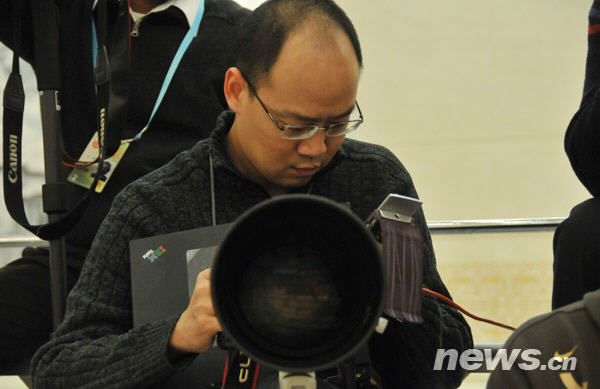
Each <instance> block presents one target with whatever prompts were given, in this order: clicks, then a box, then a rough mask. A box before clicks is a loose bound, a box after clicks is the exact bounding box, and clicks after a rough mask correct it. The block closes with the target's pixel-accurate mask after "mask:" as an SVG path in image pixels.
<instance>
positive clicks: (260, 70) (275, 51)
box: [236, 0, 362, 87]
mask: <svg viewBox="0 0 600 389" xmlns="http://www.w3.org/2000/svg"><path fill="white" fill-rule="evenodd" d="M335 31H337V33H336V32H335ZM308 32H312V34H310V33H308ZM340 32H341V33H342V34H341V35H343V36H344V37H345V38H344V39H346V42H350V47H351V49H352V51H353V55H354V56H355V58H356V61H357V63H358V66H359V67H362V53H361V49H360V43H359V41H358V36H357V34H356V30H355V29H354V26H353V25H352V22H351V21H350V19H348V16H347V15H346V14H345V13H344V11H343V10H342V9H341V8H339V7H338V6H337V5H336V4H335V3H334V2H333V1H332V0H268V1H266V2H265V3H263V4H262V5H261V6H260V7H258V8H257V9H256V10H254V12H253V13H252V14H250V15H249V16H248V18H247V19H246V21H245V22H244V25H243V26H242V28H241V30H240V32H239V35H238V42H237V48H236V54H237V58H236V67H237V68H239V69H241V70H242V71H243V72H244V75H245V76H246V77H247V79H248V80H249V81H250V82H252V83H253V84H254V85H255V86H257V87H258V84H260V83H261V82H263V81H264V80H265V78H266V76H267V75H268V74H269V72H270V71H271V68H272V67H273V65H274V64H275V62H276V61H277V59H278V58H279V56H280V54H281V50H282V48H283V47H284V44H285V43H286V42H287V40H288V39H291V38H292V37H293V36H295V35H296V36H297V34H301V35H303V39H306V38H308V39H311V42H310V44H311V45H313V46H314V48H315V49H316V50H321V51H323V52H324V51H325V50H327V49H328V48H331V47H334V46H336V45H337V46H339V39H340V34H339V33H340Z"/></svg>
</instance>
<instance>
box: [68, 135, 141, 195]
mask: <svg viewBox="0 0 600 389" xmlns="http://www.w3.org/2000/svg"><path fill="white" fill-rule="evenodd" d="M128 147H129V143H121V145H120V146H119V148H118V149H117V151H116V152H115V153H114V154H113V155H112V156H111V157H110V158H106V159H104V162H103V164H102V169H100V176H99V177H98V182H97V184H96V189H95V190H96V192H97V193H100V192H102V190H103V189H104V187H105V186H106V183H107V182H108V180H109V179H110V177H111V176H112V174H113V172H114V171H115V169H116V168H117V165H118V164H119V162H120V161H121V158H123V155H124V154H125V151H127V148H128ZM96 158H98V133H97V132H96V133H94V136H93V137H92V139H91V140H90V143H88V145H87V147H86V148H85V150H83V153H82V154H81V157H80V158H79V160H80V161H93V160H95V159H96ZM97 172H98V163H97V162H96V163H93V164H91V165H90V166H87V167H84V168H74V169H73V171H71V173H70V174H69V177H68V178H67V180H68V181H69V182H71V183H73V184H77V185H79V186H83V187H84V188H89V187H90V186H91V185H92V183H93V182H94V178H95V177H96V174H97Z"/></svg>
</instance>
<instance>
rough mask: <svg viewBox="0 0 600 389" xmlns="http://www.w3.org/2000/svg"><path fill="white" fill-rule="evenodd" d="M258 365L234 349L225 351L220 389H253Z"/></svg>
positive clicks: (256, 380) (258, 370) (258, 369)
mask: <svg viewBox="0 0 600 389" xmlns="http://www.w3.org/2000/svg"><path fill="white" fill-rule="evenodd" d="M259 372H260V364H259V363H256V361H254V360H252V359H251V358H250V356H248V355H246V354H243V353H241V352H240V351H238V350H236V349H229V350H228V351H227V361H226V362H225V372H224V373H223V387H222V389H254V388H256V383H257V382H258V375H259Z"/></svg>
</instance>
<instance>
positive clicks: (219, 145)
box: [209, 110, 346, 185]
mask: <svg viewBox="0 0 600 389" xmlns="http://www.w3.org/2000/svg"><path fill="white" fill-rule="evenodd" d="M234 119H235V112H233V111H231V110H226V111H223V112H222V113H221V114H220V115H219V117H218V118H217V124H216V126H215V129H214V130H213V132H212V133H211V135H210V137H209V143H210V153H211V155H212V158H213V165H214V168H215V170H217V169H220V168H224V169H226V170H229V171H231V172H233V173H235V174H236V175H238V176H240V177H241V176H242V175H241V173H240V172H239V170H238V169H237V168H236V167H235V165H234V164H233V162H232V161H231V158H229V155H228V154H227V148H226V146H225V140H226V138H227V134H228V133H229V130H231V126H232V125H233V121H234ZM344 144H345V142H344ZM344 144H342V146H341V147H340V148H339V150H338V152H337V153H335V155H334V157H333V158H332V160H331V161H330V162H329V163H328V164H327V166H325V167H324V168H323V169H322V170H321V171H319V172H318V173H317V174H315V176H314V177H313V179H312V180H311V181H310V182H309V183H308V184H307V185H310V184H311V183H312V182H314V181H315V180H316V179H318V178H319V177H321V176H322V175H324V174H326V173H327V172H328V171H329V170H331V169H332V168H333V167H334V166H335V165H337V163H338V162H339V161H341V160H342V159H343V158H345V157H346V151H345V150H344V149H345V147H344Z"/></svg>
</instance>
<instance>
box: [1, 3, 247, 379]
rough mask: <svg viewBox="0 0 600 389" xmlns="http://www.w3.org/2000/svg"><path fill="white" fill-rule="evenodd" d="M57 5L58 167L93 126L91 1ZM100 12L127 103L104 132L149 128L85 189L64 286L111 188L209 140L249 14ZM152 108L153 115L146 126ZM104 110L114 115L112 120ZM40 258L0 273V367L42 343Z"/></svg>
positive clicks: (151, 9)
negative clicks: (97, 184) (97, 188)
mask: <svg viewBox="0 0 600 389" xmlns="http://www.w3.org/2000/svg"><path fill="white" fill-rule="evenodd" d="M56 3H57V7H58V10H59V13H60V18H61V19H60V22H61V23H60V30H59V32H60V47H59V55H60V60H61V84H62V90H61V105H62V109H61V121H62V123H63V128H62V130H63V132H64V147H65V150H64V154H65V163H66V164H69V165H77V163H76V161H77V160H80V156H81V155H82V152H83V151H84V149H85V148H86V146H87V145H88V144H90V142H91V139H92V135H93V134H94V132H95V131H96V127H97V126H96V123H97V119H96V103H95V101H96V96H95V91H94V67H93V60H92V45H91V42H92V28H91V24H92V17H97V15H95V14H94V12H93V10H92V7H94V6H95V2H92V1H91V0H88V1H81V2H79V1H77V2H73V1H71V0H57V1H56ZM96 8H98V7H96ZM107 9H108V27H107V39H106V41H107V45H108V49H109V58H110V62H111V69H112V70H113V71H114V74H113V77H112V78H111V90H112V91H118V92H119V93H120V95H119V98H120V101H125V103H121V105H120V106H119V107H118V109H116V108H115V109H114V110H112V109H111V110H109V129H108V131H111V130H113V131H114V130H116V131H119V132H121V134H122V138H123V139H131V138H133V137H134V136H135V135H136V134H138V133H139V132H140V131H141V130H142V129H143V128H144V127H148V129H147V131H146V132H145V133H144V134H143V136H142V137H141V139H139V140H138V141H135V142H132V143H130V144H129V147H128V149H127V151H126V152H125V153H124V154H123V156H122V158H121V159H120V161H119V162H118V164H117V165H115V164H113V166H112V168H113V170H114V173H113V174H112V175H111V176H110V177H109V178H108V180H107V181H106V186H105V187H104V189H103V191H102V192H101V193H95V194H94V195H93V197H92V199H91V203H90V205H89V206H88V208H87V210H86V212H85V213H84V216H83V218H82V219H81V220H80V221H79V223H78V224H76V225H75V227H74V228H73V229H72V230H71V231H70V232H69V233H68V234H67V235H66V244H67V246H66V251H67V280H68V288H69V289H70V288H72V287H73V285H74V284H75V282H76V281H77V279H78V276H79V272H80V270H81V267H82V264H83V261H84V259H85V257H86V255H87V253H88V251H89V249H90V246H91V244H92V240H93V238H94V236H95V234H96V231H98V228H99V226H100V223H101V222H102V220H103V219H104V217H105V216H106V214H107V213H108V210H109V209H110V207H111V204H112V202H113V199H114V198H115V196H116V195H117V193H119V191H121V189H123V188H124V187H125V186H126V185H127V184H129V183H130V182H132V181H134V180H135V179H137V178H139V177H141V176H143V175H145V174H146V173H149V172H151V171H153V170H155V169H156V168H158V167H160V166H162V165H164V164H165V163H167V162H168V161H169V160H170V159H171V158H173V157H174V156H175V155H177V154H178V153H179V152H180V151H182V150H185V149H187V148H189V147H191V146H192V145H193V144H194V143H195V142H197V141H198V140H199V139H203V138H205V137H207V136H208V135H209V134H210V132H211V130H212V127H213V125H214V122H215V120H216V118H217V116H218V114H219V113H220V112H221V111H223V110H224V109H225V108H227V102H226V100H225V97H224V95H223V75H224V74H225V70H226V69H227V68H228V67H229V66H231V65H232V61H233V56H232V53H233V48H232V42H233V40H234V37H235V34H236V31H237V30H238V28H239V26H240V25H241V23H242V21H243V20H244V18H245V17H246V15H247V14H248V13H249V10H247V9H245V8H242V7H241V6H239V5H238V4H237V3H235V2H234V1H232V0H169V1H164V0H163V1H161V0H121V1H116V0H108V4H107ZM96 11H97V9H96ZM202 11H203V12H202ZM30 12H31V11H30V9H29V2H24V9H23V20H22V22H23V32H22V43H21V49H20V52H21V53H22V56H23V57H24V58H25V59H26V60H27V61H29V62H32V65H33V66H34V68H35V66H36V64H35V60H34V58H33V36H32V30H31V27H32V26H31V18H30V17H29V14H30ZM96 13H97V12H96ZM11 15H12V2H11V1H10V0H2V1H0V40H1V41H2V42H3V43H5V44H6V45H7V46H8V47H11V46H12V39H13V38H12V24H11ZM199 17H201V22H200V25H199V28H198V31H197V34H196V35H195V37H194V39H193V40H192V41H191V43H190V44H189V47H187V50H186V51H185V53H184V55H183V57H182V59H181V62H180V63H179V66H178V67H177V68H176V71H175V73H174V75H173V77H172V80H171V82H170V85H168V88H167V89H166V94H165V95H164V98H163V99H162V102H159V104H157V102H158V100H157V98H158V95H159V92H160V91H161V87H162V86H163V84H164V81H165V79H166V75H167V71H168V69H169V67H170V65H171V63H172V61H173V59H174V57H175V53H176V51H177V50H178V48H179V46H180V44H181V43H182V41H183V38H184V36H185V35H186V33H187V32H188V30H190V28H191V27H192V25H193V22H194V20H195V19H196V18H199ZM117 71H118V72H119V73H118V74H117ZM111 93H112V92H111ZM111 100H112V96H111ZM116 100H117V99H114V100H112V101H111V104H112V103H114V102H115V101H116ZM155 106H157V111H156V114H155V115H154V117H153V119H152V120H151V122H150V124H149V125H148V123H149V121H150V117H151V113H152V111H153V108H154V107H155ZM111 112H112V113H113V114H114V115H112V116H110V115H111ZM25 130H26V129H25ZM67 156H68V157H67ZM84 159H85V161H84V162H87V161H88V160H87V159H86V158H84ZM92 159H93V157H92ZM72 170H73V168H71V167H66V166H65V167H64V169H63V171H62V172H61V173H62V174H63V175H64V177H65V179H66V178H67V176H68V175H69V174H70V173H71V171H72ZM79 170H83V169H79ZM68 185H69V193H68V196H69V198H70V200H69V202H68V203H69V204H73V203H75V202H76V201H77V199H78V198H80V197H81V196H83V195H84V194H85V191H86V190H87V189H86V188H84V187H80V186H78V185H76V184H71V183H70V184H68ZM48 256H49V254H48V250H47V249H46V248H33V247H28V248H25V249H24V250H23V253H22V257H21V258H19V259H16V260H15V261H13V262H10V263H9V264H7V265H6V266H4V267H3V268H1V269H0V328H2V331H1V332H0V369H10V368H11V367H14V366H18V365H22V364H23V363H27V360H28V359H29V358H31V356H32V355H33V353H34V352H35V350H36V349H37V348H38V347H39V346H40V345H42V344H43V343H44V342H46V341H47V340H48V339H49V335H50V332H51V331H52V307H51V297H50V276H49V268H48Z"/></svg>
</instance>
